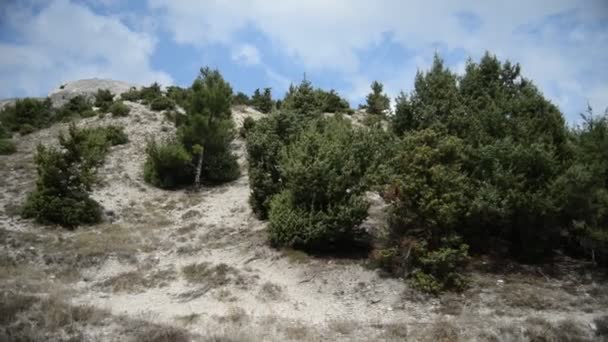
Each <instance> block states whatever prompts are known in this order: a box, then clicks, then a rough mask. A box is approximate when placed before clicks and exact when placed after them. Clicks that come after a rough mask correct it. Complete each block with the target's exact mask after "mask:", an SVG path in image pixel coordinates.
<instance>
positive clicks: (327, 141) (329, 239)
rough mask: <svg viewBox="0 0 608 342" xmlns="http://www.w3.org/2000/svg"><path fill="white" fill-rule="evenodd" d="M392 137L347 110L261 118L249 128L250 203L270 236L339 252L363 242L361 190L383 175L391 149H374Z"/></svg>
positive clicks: (282, 242) (273, 239) (282, 243)
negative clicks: (358, 123)
mask: <svg viewBox="0 0 608 342" xmlns="http://www.w3.org/2000/svg"><path fill="white" fill-rule="evenodd" d="M388 137H389V135H388V134H386V133H385V132H378V131H372V130H367V129H366V130H355V129H353V127H351V125H350V122H349V121H348V120H346V119H344V118H343V117H341V116H336V117H334V118H327V119H324V118H315V117H314V116H311V113H300V114H297V113H288V112H286V111H283V110H281V111H277V112H274V113H273V114H271V115H270V116H268V117H266V118H263V119H261V120H259V121H258V122H256V124H255V126H254V127H253V129H251V130H250V131H249V133H248V135H247V152H248V160H249V180H250V186H251V197H250V203H251V206H252V208H253V210H254V212H255V214H256V215H257V216H258V217H259V218H261V219H266V218H268V219H269V221H270V225H269V237H270V241H271V243H272V244H273V245H276V246H288V247H294V248H301V249H306V250H309V251H316V252H320V251H322V252H338V251H344V250H346V249H351V248H353V247H354V246H356V245H359V242H363V239H362V237H363V236H364V232H362V231H361V230H360V229H359V225H360V223H361V222H362V220H363V219H364V218H365V217H366V216H367V203H366V201H365V199H364V197H363V191H364V189H366V188H367V186H368V185H369V184H371V183H372V182H373V181H375V180H376V179H379V178H381V177H380V176H377V174H382V173H383V172H382V171H381V168H380V167H379V163H378V161H379V160H380V159H381V158H383V157H385V155H384V154H383V152H381V153H380V154H377V155H374V153H373V152H374V148H375V147H377V144H378V143H380V142H381V141H382V142H387V140H388V139H387V138H388ZM387 150H390V149H387ZM372 170H373V171H372ZM371 172H374V173H376V175H375V176H369V174H370V173H371Z"/></svg>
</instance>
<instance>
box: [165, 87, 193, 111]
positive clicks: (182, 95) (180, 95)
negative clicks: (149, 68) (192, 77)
mask: <svg viewBox="0 0 608 342" xmlns="http://www.w3.org/2000/svg"><path fill="white" fill-rule="evenodd" d="M190 93H191V92H190V89H189V88H188V89H184V88H181V87H177V86H169V87H167V97H168V98H170V99H171V100H173V102H175V103H176V104H177V105H179V106H180V107H182V108H184V109H187V107H188V103H189V102H190Z"/></svg>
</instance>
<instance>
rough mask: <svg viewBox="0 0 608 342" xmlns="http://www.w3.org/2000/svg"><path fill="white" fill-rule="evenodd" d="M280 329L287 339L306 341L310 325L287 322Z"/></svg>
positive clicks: (309, 332) (309, 333)
mask: <svg viewBox="0 0 608 342" xmlns="http://www.w3.org/2000/svg"><path fill="white" fill-rule="evenodd" d="M282 330H283V333H284V334H285V336H286V337H287V338H288V339H290V340H294V341H307V340H309V337H310V335H311V331H310V327H307V326H306V325H304V324H302V323H294V324H289V325H287V326H285V327H284V328H283V329H282Z"/></svg>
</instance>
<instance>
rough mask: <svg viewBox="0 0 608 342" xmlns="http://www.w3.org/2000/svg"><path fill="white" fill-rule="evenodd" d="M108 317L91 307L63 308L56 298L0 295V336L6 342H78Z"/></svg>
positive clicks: (61, 300)
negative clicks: (55, 341) (6, 338)
mask: <svg viewBox="0 0 608 342" xmlns="http://www.w3.org/2000/svg"><path fill="white" fill-rule="evenodd" d="M107 317H109V314H108V313H107V312H105V311H101V310H98V309H95V308H93V307H91V306H86V305H78V306H73V305H69V304H66V302H65V300H64V299H63V297H62V296H60V295H56V294H55V295H50V296H48V297H37V296H32V295H24V294H20V293H16V292H6V291H5V292H3V293H1V294H0V326H2V327H4V329H0V333H4V335H5V336H8V340H9V341H10V340H13V341H47V340H62V341H63V340H72V341H80V340H83V339H84V337H83V336H84V333H85V332H87V330H88V329H89V328H88V327H90V326H93V325H102V324H104V323H105V318H107ZM3 330H4V331H3ZM0 336H2V335H1V334H0Z"/></svg>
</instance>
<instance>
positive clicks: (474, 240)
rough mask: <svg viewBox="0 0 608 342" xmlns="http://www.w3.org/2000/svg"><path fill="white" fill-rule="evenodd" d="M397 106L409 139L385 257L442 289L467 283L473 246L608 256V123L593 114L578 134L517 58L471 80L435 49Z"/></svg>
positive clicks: (477, 70)
mask: <svg viewBox="0 0 608 342" xmlns="http://www.w3.org/2000/svg"><path fill="white" fill-rule="evenodd" d="M396 102H397V103H396V112H395V116H394V118H393V122H392V127H393V131H394V132H395V133H397V134H398V135H400V136H402V139H401V140H402V141H401V143H400V144H401V146H400V148H399V149H398V151H399V152H398V153H397V154H396V155H395V158H393V160H392V162H391V163H392V164H393V165H392V166H391V169H392V170H394V176H393V181H392V182H390V186H389V187H388V189H389V190H388V191H387V194H386V195H387V196H388V198H389V199H390V200H391V201H392V203H393V205H392V209H391V223H390V226H391V236H390V238H389V239H387V241H386V242H385V248H381V249H379V250H378V251H377V252H376V253H375V257H376V259H377V260H378V261H379V262H380V264H382V265H384V266H385V267H386V268H388V269H390V270H392V271H394V272H396V273H399V272H401V273H407V274H409V275H411V277H412V279H413V280H414V281H415V283H416V284H417V285H418V286H419V287H420V288H423V289H425V290H427V291H431V292H436V291H440V290H444V289H447V288H461V286H462V285H463V284H465V283H466V282H463V281H462V279H461V278H460V277H459V276H457V275H458V274H460V273H461V271H462V269H463V267H464V264H465V263H466V260H467V258H466V254H467V251H468V250H470V251H471V252H474V253H500V254H501V255H503V256H505V255H510V256H512V257H514V258H516V259H518V260H521V261H525V262H537V261H541V260H543V259H544V258H545V257H550V256H551V255H552V253H553V251H554V250H555V249H558V248H563V247H566V246H567V245H570V246H571V247H572V246H574V247H575V248H579V249H585V248H590V247H583V248H581V245H587V246H589V245H591V246H594V247H591V248H594V249H595V254H596V255H599V254H601V250H602V249H603V248H602V246H605V245H602V243H601V242H599V241H600V240H601V237H600V236H601V235H602V234H597V232H605V230H603V229H605V228H603V227H607V225H606V224H607V223H608V221H606V218H607V217H606V213H607V212H608V201H606V199H607V198H608V197H606V194H607V187H606V186H607V184H606V170H607V168H606V165H608V164H607V162H606V161H607V160H608V159H607V157H608V155H606V153H605V149H603V148H605V147H606V146H608V145H606V141H607V140H606V138H605V137H606V136H607V135H606V134H605V133H606V132H608V126H607V125H606V119H605V118H603V117H602V118H597V117H593V116H592V115H587V116H586V117H585V120H584V124H583V126H582V127H580V128H578V129H575V130H569V129H568V128H567V127H566V125H565V122H564V119H563V116H562V114H561V113H560V112H559V110H558V109H557V108H556V107H555V106H554V105H552V104H551V103H550V102H549V101H547V100H546V99H545V98H544V97H543V96H542V94H541V93H540V91H539V90H538V89H537V88H536V87H535V86H534V85H533V84H532V83H531V82H530V81H529V80H527V79H525V78H523V77H521V75H520V67H519V66H518V65H512V64H511V63H509V62H505V63H501V62H499V61H498V60H497V59H496V57H494V56H491V55H489V54H486V55H485V56H484V57H483V58H482V60H481V61H480V62H479V63H474V62H470V63H469V64H468V65H467V68H466V72H465V74H464V75H463V76H461V77H458V76H457V75H455V74H454V73H452V72H451V71H450V70H449V69H447V68H445V67H444V65H443V61H442V60H441V59H440V58H439V57H437V56H436V57H435V61H434V63H433V66H432V68H431V69H430V70H429V71H428V72H425V73H422V72H421V73H418V75H417V76H416V80H415V84H414V90H413V91H412V93H410V94H408V95H406V94H401V95H400V96H399V97H398V98H397V101H396ZM600 151H602V152H600ZM583 193H584V194H585V195H581V194H583ZM564 236H565V237H566V240H564ZM585 241H586V243H585ZM589 241H592V242H589ZM598 252H599V254H598ZM603 255H606V254H605V252H604V254H603ZM406 256H407V258H406Z"/></svg>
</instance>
